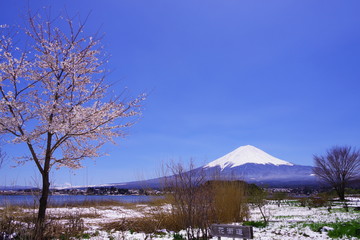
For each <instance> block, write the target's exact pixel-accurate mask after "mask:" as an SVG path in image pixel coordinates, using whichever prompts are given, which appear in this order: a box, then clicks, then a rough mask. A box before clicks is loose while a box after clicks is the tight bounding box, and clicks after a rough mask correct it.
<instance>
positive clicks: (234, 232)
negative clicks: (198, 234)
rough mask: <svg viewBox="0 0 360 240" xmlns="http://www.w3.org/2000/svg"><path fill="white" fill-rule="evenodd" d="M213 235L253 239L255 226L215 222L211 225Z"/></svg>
mask: <svg viewBox="0 0 360 240" xmlns="http://www.w3.org/2000/svg"><path fill="white" fill-rule="evenodd" d="M210 230H211V235H212V236H217V237H228V238H243V239H253V237H254V236H253V235H254V234H253V228H252V227H250V226H238V225H226V224H213V225H211V226H210Z"/></svg>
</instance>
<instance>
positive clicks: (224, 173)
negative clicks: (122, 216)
mask: <svg viewBox="0 0 360 240" xmlns="http://www.w3.org/2000/svg"><path fill="white" fill-rule="evenodd" d="M184 167H186V166H184ZM312 169H313V167H311V166H302V165H296V164H293V163H290V162H287V161H284V160H281V159H278V158H276V157H273V156H271V155H269V154H268V153H266V152H264V151H262V150H260V149H258V148H256V147H254V146H250V145H247V146H242V147H239V148H237V149H235V150H234V151H232V152H230V153H228V154H226V155H224V156H223V157H220V158H218V159H216V160H214V161H212V162H210V163H208V164H206V165H204V166H202V167H199V168H196V169H193V170H192V171H193V173H194V174H204V176H206V179H207V180H213V179H214V178H217V179H222V180H244V181H246V182H248V183H256V184H260V185H266V186H270V187H296V186H314V185H317V184H318V182H317V181H316V177H315V176H314V174H313V173H312ZM169 178H170V179H171V176H170V177H167V179H169ZM164 182H165V178H164V177H160V178H155V179H150V180H144V181H134V182H126V183H110V184H103V185H97V186H91V187H105V186H106V187H111V186H114V187H118V188H127V189H139V188H160V187H162V186H163V184H164ZM15 188H16V189H20V188H21V187H20V186H16V187H15ZM26 188H29V187H23V188H22V189H26ZM73 188H79V189H80V188H86V186H84V187H73ZM0 189H1V187H0ZM7 189H14V188H11V187H7Z"/></svg>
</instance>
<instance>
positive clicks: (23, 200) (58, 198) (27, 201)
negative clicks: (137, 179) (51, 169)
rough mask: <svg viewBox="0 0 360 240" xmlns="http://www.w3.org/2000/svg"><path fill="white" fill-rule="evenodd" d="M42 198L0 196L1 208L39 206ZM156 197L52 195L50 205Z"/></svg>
mask: <svg viewBox="0 0 360 240" xmlns="http://www.w3.org/2000/svg"><path fill="white" fill-rule="evenodd" d="M39 198H40V196H34V195H0V206H8V205H26V206H35V205H38V199H39ZM154 198H158V197H156V196H145V195H51V196H49V203H50V204H59V205H64V204H67V203H81V202H85V201H117V202H124V203H136V202H148V201H150V200H152V199H154Z"/></svg>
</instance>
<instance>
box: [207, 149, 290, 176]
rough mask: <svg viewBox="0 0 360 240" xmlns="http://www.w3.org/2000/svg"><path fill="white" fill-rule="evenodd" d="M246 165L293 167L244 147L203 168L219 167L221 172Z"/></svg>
mask: <svg viewBox="0 0 360 240" xmlns="http://www.w3.org/2000/svg"><path fill="white" fill-rule="evenodd" d="M247 163H254V164H263V165H265V164H272V165H276V166H280V165H287V166H293V165H294V164H292V163H290V162H287V161H284V160H281V159H278V158H275V157H273V156H271V155H269V154H267V153H266V152H264V151H262V150H260V149H258V148H256V147H254V146H251V145H246V146H242V147H239V148H237V149H235V150H234V151H232V152H230V153H228V154H226V155H225V156H223V157H221V158H218V159H216V160H215V161H212V162H210V163H209V164H207V165H205V166H204V168H210V167H216V166H219V167H220V168H221V170H223V169H224V168H226V167H230V168H233V167H237V166H241V165H244V164H247Z"/></svg>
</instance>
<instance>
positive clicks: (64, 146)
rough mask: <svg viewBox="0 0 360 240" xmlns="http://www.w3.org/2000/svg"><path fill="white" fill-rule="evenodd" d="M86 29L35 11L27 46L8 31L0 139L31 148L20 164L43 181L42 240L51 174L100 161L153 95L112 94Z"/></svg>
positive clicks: (2, 46) (0, 44)
mask: <svg viewBox="0 0 360 240" xmlns="http://www.w3.org/2000/svg"><path fill="white" fill-rule="evenodd" d="M84 25H85V24H84V23H80V24H74V23H73V21H72V20H68V19H63V18H57V19H55V20H53V19H51V20H49V19H43V18H42V17H41V16H39V15H31V14H29V17H28V24H27V27H25V28H22V29H20V30H21V31H17V34H20V35H21V40H22V39H24V36H26V40H25V41H20V42H19V41H15V40H14V39H15V38H16V35H17V34H12V35H11V34H8V32H16V31H8V30H9V29H11V30H13V28H10V27H8V26H6V25H1V26H0V27H1V28H0V30H2V33H4V34H1V35H2V36H0V37H1V39H0V134H2V135H7V137H8V139H10V141H11V143H13V144H19V146H24V147H26V148H27V149H28V153H29V154H28V155H25V156H21V157H19V158H18V159H17V160H18V162H19V163H24V162H27V161H31V162H34V164H35V165H36V167H37V169H38V170H39V172H40V174H41V176H42V194H41V197H40V200H39V211H38V218H37V222H36V229H35V232H36V233H35V237H34V238H35V239H42V235H43V231H44V225H45V216H46V207H47V202H48V195H49V188H50V181H49V173H50V171H51V170H52V169H54V168H61V167H68V168H72V169H76V168H80V167H81V161H82V160H84V159H86V158H95V157H98V156H100V154H101V152H100V148H101V146H102V145H103V144H104V143H107V142H114V138H115V137H119V136H124V134H125V133H126V129H127V128H128V127H129V126H130V125H132V124H133V123H134V122H135V121H136V119H138V117H137V116H138V115H139V114H140V113H141V106H140V105H141V103H142V101H143V100H144V98H145V96H144V95H140V96H138V97H136V98H132V99H126V98H125V97H124V96H123V94H119V96H112V97H110V96H109V91H108V90H109V87H110V86H109V85H107V84H106V82H105V78H104V76H105V72H104V63H105V61H104V57H103V54H102V50H101V49H102V48H101V46H100V41H99V40H98V39H96V37H89V36H84V33H83V30H84ZM5 32H7V34H5ZM15 43H16V44H15ZM20 44H21V45H20Z"/></svg>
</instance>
